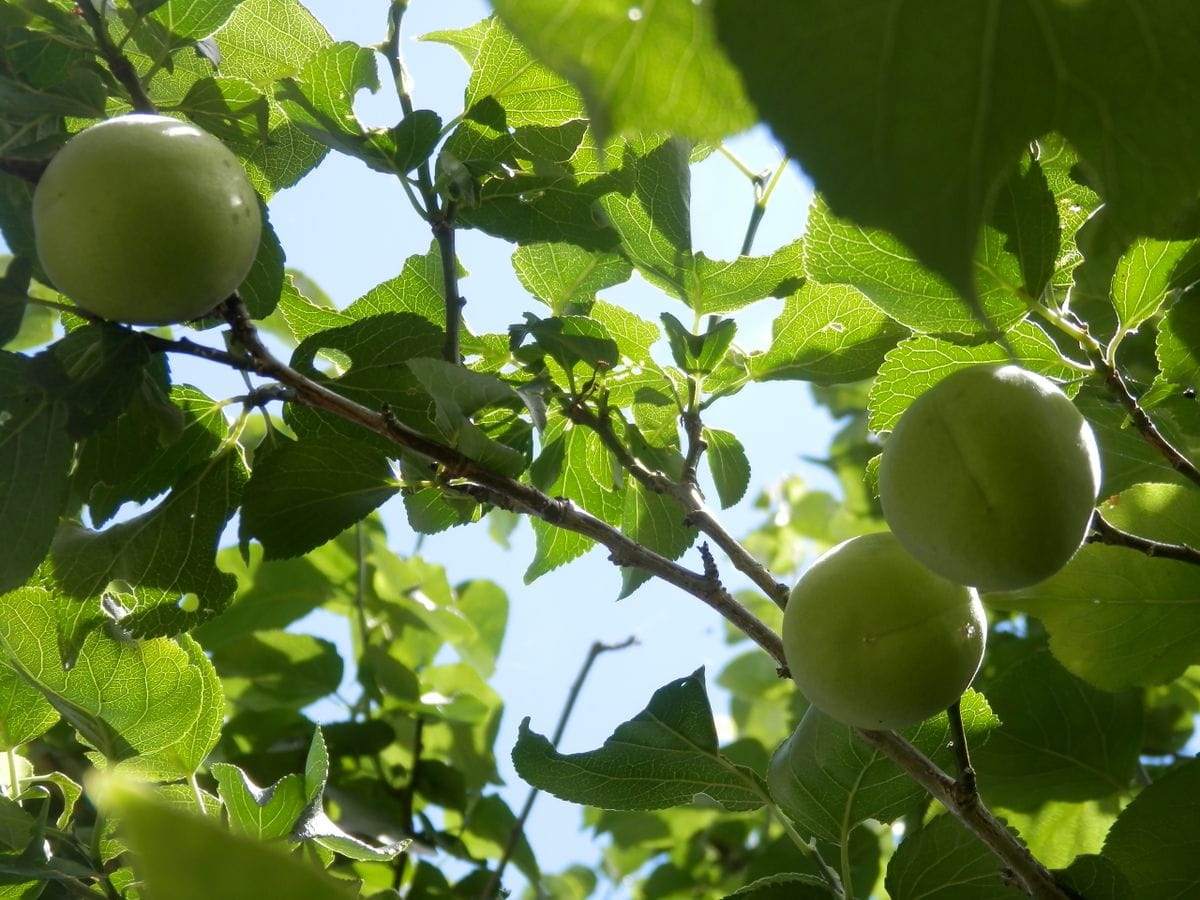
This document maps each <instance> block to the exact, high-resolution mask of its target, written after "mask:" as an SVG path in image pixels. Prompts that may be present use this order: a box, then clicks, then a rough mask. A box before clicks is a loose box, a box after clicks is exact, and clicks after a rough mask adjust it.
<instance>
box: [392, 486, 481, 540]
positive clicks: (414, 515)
mask: <svg viewBox="0 0 1200 900" xmlns="http://www.w3.org/2000/svg"><path fill="white" fill-rule="evenodd" d="M403 499H404V511H405V513H406V514H407V515H408V524H409V527H410V528H412V530H413V531H415V532H417V533H418V534H437V533H438V532H441V531H445V530H446V529H447V528H454V527H455V526H457V525H466V524H467V523H469V522H477V521H478V520H479V516H480V511H481V507H480V505H479V503H478V502H477V501H476V500H475V499H474V498H472V497H463V496H458V495H455V494H451V493H448V492H446V491H443V490H442V489H441V488H417V489H415V490H413V489H407V490H405V491H404V492H403Z"/></svg>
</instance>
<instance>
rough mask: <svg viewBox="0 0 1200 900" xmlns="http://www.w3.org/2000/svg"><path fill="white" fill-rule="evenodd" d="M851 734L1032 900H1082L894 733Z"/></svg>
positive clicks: (856, 732) (982, 806) (978, 805)
mask: <svg viewBox="0 0 1200 900" xmlns="http://www.w3.org/2000/svg"><path fill="white" fill-rule="evenodd" d="M854 733H855V734H856V735H857V736H858V737H859V738H861V739H862V740H864V741H866V742H867V743H868V744H870V745H871V746H872V747H874V748H875V749H876V750H878V751H879V752H880V753H882V754H883V755H884V756H886V757H888V759H890V760H891V761H892V762H894V763H895V764H896V765H897V766H899V767H900V769H901V770H903V771H904V772H905V773H906V774H907V775H908V776H909V777H910V778H912V779H913V780H914V781H916V782H917V783H918V784H920V785H921V786H922V787H923V788H925V790H927V791H929V793H930V794H932V795H933V797H934V798H935V799H936V800H938V801H940V802H941V803H942V805H943V806H945V807H946V809H948V810H949V811H950V812H951V813H952V814H953V815H954V816H955V817H956V818H958V819H959V821H961V822H962V823H963V824H964V825H966V826H967V828H969V829H970V830H971V831H972V832H973V833H974V834H975V835H976V836H977V837H979V839H980V840H981V841H983V842H984V844H986V845H987V847H988V848H989V849H990V850H991V851H992V852H993V853H994V854H996V856H997V857H999V858H1000V860H1001V861H1002V862H1003V863H1004V864H1005V865H1006V866H1007V867H1008V869H1009V870H1010V871H1011V872H1012V875H1013V877H1014V878H1015V879H1016V880H1017V882H1018V883H1019V885H1020V886H1021V888H1022V889H1024V890H1025V892H1026V893H1027V894H1029V895H1030V896H1031V897H1034V898H1035V900H1082V898H1080V897H1079V896H1078V895H1076V894H1075V893H1074V892H1073V891H1072V890H1070V889H1069V888H1067V887H1065V886H1063V885H1062V884H1060V883H1059V882H1058V880H1057V879H1055V877H1054V875H1053V873H1052V872H1051V871H1050V870H1049V869H1047V868H1046V867H1045V866H1044V865H1042V864H1041V863H1040V862H1039V861H1038V860H1037V859H1036V858H1035V857H1034V855H1033V854H1032V853H1030V852H1029V849H1028V848H1027V847H1026V846H1025V845H1024V844H1022V843H1021V841H1020V840H1019V839H1018V838H1017V836H1016V835H1015V834H1013V833H1012V832H1011V831H1009V830H1008V828H1007V827H1006V826H1005V825H1004V823H1003V822H1001V821H1000V820H999V819H997V818H996V817H995V815H993V814H992V812H991V810H989V809H988V808H987V807H986V806H985V805H984V804H983V803H971V804H969V805H964V804H963V803H962V802H961V799H960V798H959V795H958V794H959V791H958V784H957V782H956V781H955V780H954V779H953V778H951V777H950V776H949V775H947V774H946V773H945V772H943V771H942V770H941V769H940V768H938V766H937V765H936V764H935V763H934V762H933V761H932V760H931V759H929V757H927V756H926V755H925V754H923V753H922V752H921V751H920V750H918V749H917V748H916V747H914V746H913V745H912V744H910V743H908V742H907V741H906V740H904V738H902V737H900V735H898V734H896V732H894V731H867V730H864V729H855V732H854Z"/></svg>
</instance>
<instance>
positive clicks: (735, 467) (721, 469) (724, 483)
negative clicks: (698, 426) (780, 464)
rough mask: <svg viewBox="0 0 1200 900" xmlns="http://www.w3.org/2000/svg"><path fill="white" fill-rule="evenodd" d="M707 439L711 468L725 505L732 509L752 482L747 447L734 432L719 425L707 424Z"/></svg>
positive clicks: (719, 494)
mask: <svg viewBox="0 0 1200 900" xmlns="http://www.w3.org/2000/svg"><path fill="white" fill-rule="evenodd" d="M704 443H705V444H706V445H707V449H706V450H705V455H706V457H707V459H708V469H709V471H710V472H711V473H712V477H713V483H714V484H715V485H716V486H717V496H718V497H719V498H720V500H721V508H722V509H728V508H729V507H731V506H733V504H735V503H737V502H738V501H739V500H741V499H742V497H744V496H745V495H746V488H747V487H749V486H750V460H749V459H747V458H746V448H744V447H743V446H742V442H741V441H739V440H738V439H737V436H736V435H735V434H734V433H733V432H731V431H722V430H721V429H719V428H708V427H706V428H705V429H704Z"/></svg>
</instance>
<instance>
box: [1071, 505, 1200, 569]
mask: <svg viewBox="0 0 1200 900" xmlns="http://www.w3.org/2000/svg"><path fill="white" fill-rule="evenodd" d="M1086 540H1087V543H1089V544H1108V545H1110V546H1113V547H1127V548H1129V549H1130V550H1137V551H1139V552H1141V553H1145V554H1146V555H1147V556H1153V557H1155V558H1162V559H1173V560H1176V561H1178V562H1185V563H1191V564H1192V565H1194V566H1200V550H1197V549H1196V548H1195V547H1191V546H1188V545H1187V544H1167V543H1164V542H1163V541H1154V540H1151V539H1150V538H1145V537H1141V536H1140V535H1136V534H1130V533H1129V532H1127V531H1122V530H1121V529H1120V528H1118V527H1117V526H1116V525H1113V524H1112V523H1111V522H1110V521H1108V519H1106V518H1104V516H1103V515H1101V514H1100V510H1098V509H1097V510H1094V511H1093V512H1092V524H1091V531H1090V532H1089V533H1088V536H1087V539H1086Z"/></svg>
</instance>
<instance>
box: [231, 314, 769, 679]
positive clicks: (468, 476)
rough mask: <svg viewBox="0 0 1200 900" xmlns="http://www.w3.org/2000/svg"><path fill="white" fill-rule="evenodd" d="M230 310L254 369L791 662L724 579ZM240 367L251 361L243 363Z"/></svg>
mask: <svg viewBox="0 0 1200 900" xmlns="http://www.w3.org/2000/svg"><path fill="white" fill-rule="evenodd" d="M222 312H223V313H224V315H225V317H226V321H228V323H229V325H230V327H231V328H232V330H233V335H234V337H235V338H236V339H237V341H238V342H239V343H240V344H241V345H242V346H243V347H244V348H245V349H246V351H247V352H248V354H249V359H250V360H251V364H250V366H249V369H250V370H251V371H253V372H255V373H257V374H259V375H262V376H264V377H267V378H273V379H275V380H276V381H278V382H279V383H280V384H283V385H285V386H286V387H289V388H291V389H292V390H293V391H294V392H295V394H296V398H297V400H298V402H300V403H303V404H305V405H306V406H311V407H313V408H315V409H320V410H324V411H326V412H329V413H332V414H333V415H336V416H338V417H340V418H342V419H345V420H346V421H348V422H353V423H355V424H356V425H360V426H362V427H363V428H366V429H367V430H369V431H371V432H373V433H375V434H379V435H382V436H383V437H385V438H387V439H388V440H390V441H392V442H393V443H395V444H396V445H398V446H400V447H404V448H405V449H408V450H411V451H413V452H415V453H418V454H420V455H421V456H424V457H427V458H428V459H430V460H432V461H434V462H436V463H438V464H439V465H440V466H441V467H442V475H443V477H444V478H447V479H451V480H453V479H461V480H462V481H463V482H465V483H464V484H463V485H461V486H460V487H459V489H460V490H464V491H467V492H468V493H471V494H472V495H473V496H475V497H477V498H478V499H481V500H485V501H486V502H488V503H491V504H493V505H496V506H499V507H501V508H503V509H508V510H512V511H513V512H519V513H523V514H525V515H530V516H533V517H535V518H538V519H542V520H543V521H545V522H548V523H550V524H552V525H555V526H557V527H559V528H565V529H566V530H568V531H574V532H576V533H578V534H582V535H584V536H586V537H589V538H591V539H592V540H594V541H596V542H597V543H599V544H601V545H603V546H605V547H607V548H608V550H609V558H610V559H611V560H612V561H613V562H614V563H616V564H617V565H619V566H634V567H636V568H640V569H644V570H645V571H647V572H649V573H650V574H651V575H656V576H658V577H659V578H661V579H663V580H664V581H666V582H667V583H669V584H673V585H675V586H676V587H678V588H680V589H681V590H683V591H686V592H687V593H689V594H691V595H692V596H694V597H696V598H698V599H700V600H702V601H703V602H704V603H706V604H708V605H709V606H711V607H712V608H713V609H715V610H716V611H717V612H718V613H720V614H721V615H722V616H724V617H725V618H726V619H728V620H729V621H730V622H731V623H733V624H734V625H735V626H737V627H738V628H739V629H741V630H742V631H743V632H744V633H745V634H746V635H747V636H748V637H749V638H750V639H751V640H753V641H754V642H755V643H757V644H758V645H759V646H760V647H762V649H763V650H765V651H766V652H767V653H768V654H769V655H770V656H771V657H772V658H773V659H774V660H776V662H778V663H779V665H780V666H783V665H785V661H784V656H783V642H782V641H781V640H780V638H779V635H777V634H775V632H774V631H772V630H771V629H770V628H769V627H768V626H767V625H766V623H764V622H763V621H762V620H761V619H759V618H758V617H757V616H755V615H754V614H753V613H752V612H750V610H748V609H747V608H746V607H745V606H743V605H742V604H741V603H739V602H738V601H737V600H736V599H735V598H734V597H733V596H732V595H731V594H730V593H729V592H728V591H727V590H725V588H724V587H723V586H722V585H721V584H720V582H719V581H714V580H713V579H712V578H709V577H708V576H707V575H705V574H702V573H699V572H694V571H692V570H691V569H688V568H686V567H684V566H681V565H679V563H676V562H674V561H672V560H669V559H667V558H666V557H664V556H662V555H660V554H658V553H655V552H654V551H652V550H649V549H648V548H646V547H644V546H642V545H641V544H639V543H638V542H637V541H634V540H632V539H631V538H629V537H628V536H626V535H624V534H622V533H621V532H620V531H618V530H617V529H615V528H613V527H612V526H611V525H609V524H608V523H607V522H604V521H603V520H601V519H598V518H596V517H595V516H593V515H592V514H591V513H588V512H587V511H585V510H583V509H580V508H579V507H578V506H576V505H575V504H574V503H572V502H571V501H570V500H568V499H566V498H552V497H549V496H547V495H546V494H543V493H542V492H541V491H539V490H538V489H537V488H535V487H533V486H532V485H528V484H524V483H522V482H519V481H516V480H514V479H512V478H508V477H506V476H504V475H500V474H498V473H496V472H493V471H492V470H490V469H488V468H485V467H484V466H481V465H480V464H479V463H477V462H475V461H474V460H472V459H470V458H468V457H466V456H464V455H463V454H462V453H460V452H459V451H458V450H456V449H454V448H452V447H447V446H446V445H444V444H441V443H439V442H438V441H436V440H434V439H433V438H431V437H429V436H427V435H425V434H422V433H421V432H419V431H416V430H415V429H412V428H410V427H409V426H407V425H405V424H404V423H402V422H400V421H399V420H397V419H396V417H395V416H394V415H392V414H390V413H389V412H388V411H387V410H384V411H382V412H377V411H375V410H372V409H368V408H367V407H365V406H363V405H362V404H359V403H356V402H354V401H353V400H350V399H349V398H347V397H343V396H342V395H341V394H338V393H337V392H336V391H333V390H330V389H329V388H327V387H325V386H324V385H323V384H320V383H319V382H317V381H314V380H313V379H311V378H309V377H308V376H306V375H303V374H302V373H300V372H297V371H296V370H295V369H293V368H292V367H291V366H289V365H287V364H286V363H283V362H281V361H280V360H278V359H276V358H275V357H274V356H273V355H272V354H271V352H270V351H269V350H268V349H267V347H266V346H265V345H264V344H263V343H262V340H261V338H260V337H259V336H258V332H257V331H256V330H255V328H254V325H253V323H251V321H250V318H249V316H248V314H247V313H246V309H245V306H244V305H243V304H242V302H241V300H240V299H238V298H237V297H232V298H230V300H228V301H227V302H226V303H225V305H224V306H223V307H222ZM239 367H241V368H245V366H242V365H239Z"/></svg>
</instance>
